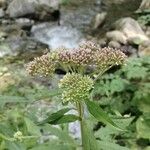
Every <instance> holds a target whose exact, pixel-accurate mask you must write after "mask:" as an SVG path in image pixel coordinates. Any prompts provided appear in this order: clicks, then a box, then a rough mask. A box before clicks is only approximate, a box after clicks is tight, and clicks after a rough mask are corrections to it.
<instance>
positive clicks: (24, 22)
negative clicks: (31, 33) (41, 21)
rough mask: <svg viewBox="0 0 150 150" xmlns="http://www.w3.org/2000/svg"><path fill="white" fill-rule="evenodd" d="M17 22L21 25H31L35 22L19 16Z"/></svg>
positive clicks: (24, 26) (22, 26) (23, 26)
mask: <svg viewBox="0 0 150 150" xmlns="http://www.w3.org/2000/svg"><path fill="white" fill-rule="evenodd" d="M15 22H16V23H17V24H18V25H19V26H20V27H21V28H26V27H31V26H32V25H33V24H34V20H31V19H28V18H19V19H16V20H15Z"/></svg>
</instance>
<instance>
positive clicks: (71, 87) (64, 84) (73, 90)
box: [59, 73, 93, 102]
mask: <svg viewBox="0 0 150 150" xmlns="http://www.w3.org/2000/svg"><path fill="white" fill-rule="evenodd" d="M59 88H61V89H63V93H62V99H63V101H64V102H67V101H71V102H77V101H82V100H86V99H87V98H88V97H89V91H90V90H91V89H92V88H93V80H92V79H91V78H90V77H89V76H85V75H84V76H83V75H81V74H76V73H72V74H70V73H68V74H66V75H65V76H64V77H63V79H61V80H60V83H59Z"/></svg>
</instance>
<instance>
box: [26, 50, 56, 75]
mask: <svg viewBox="0 0 150 150" xmlns="http://www.w3.org/2000/svg"><path fill="white" fill-rule="evenodd" d="M56 58H57V54H56V53H51V54H49V53H48V54H45V55H43V56H41V57H37V58H35V59H34V60H33V61H31V62H30V63H28V64H27V65H26V70H27V71H28V73H29V74H30V75H32V76H34V75H42V76H51V75H52V74H53V73H54V71H55V69H56V63H57V62H56V60H57V59H56Z"/></svg>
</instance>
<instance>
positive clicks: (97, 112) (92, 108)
mask: <svg viewBox="0 0 150 150" xmlns="http://www.w3.org/2000/svg"><path fill="white" fill-rule="evenodd" d="M85 102H86V105H87V108H88V110H89V112H90V113H91V114H92V115H93V116H94V117H95V118H96V119H97V120H98V121H101V122H103V123H105V124H109V125H111V126H113V127H115V128H117V129H119V130H123V129H121V128H120V127H118V126H117V125H116V124H115V123H114V122H113V121H112V120H111V118H110V117H109V116H108V115H107V114H106V113H105V112H104V111H103V109H102V108H101V107H100V106H98V105H97V104H96V103H95V102H93V101H89V100H86V101H85Z"/></svg>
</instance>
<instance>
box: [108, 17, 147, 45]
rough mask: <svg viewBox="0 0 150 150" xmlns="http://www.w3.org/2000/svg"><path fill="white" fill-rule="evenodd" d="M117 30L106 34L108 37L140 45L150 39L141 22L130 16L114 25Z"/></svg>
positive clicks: (124, 42)
mask: <svg viewBox="0 0 150 150" xmlns="http://www.w3.org/2000/svg"><path fill="white" fill-rule="evenodd" d="M114 28H115V30H114V31H111V32H108V33H107V34H106V37H107V39H109V40H113V41H117V42H120V43H121V44H126V41H127V42H128V43H130V44H135V45H140V44H142V43H143V42H145V41H149V37H148V36H147V35H146V34H145V33H144V31H143V30H142V28H141V27H140V25H139V23H138V22H137V21H136V20H134V19H132V18H130V17H127V18H122V19H120V20H118V21H117V22H116V23H115V25H114Z"/></svg>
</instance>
